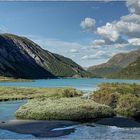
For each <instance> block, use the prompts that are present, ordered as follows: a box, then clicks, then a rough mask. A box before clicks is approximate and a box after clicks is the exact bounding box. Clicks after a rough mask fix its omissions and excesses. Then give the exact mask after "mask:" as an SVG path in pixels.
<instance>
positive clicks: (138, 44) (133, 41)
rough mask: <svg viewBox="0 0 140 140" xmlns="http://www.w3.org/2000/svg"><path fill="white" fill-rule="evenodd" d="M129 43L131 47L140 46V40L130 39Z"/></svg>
mask: <svg viewBox="0 0 140 140" xmlns="http://www.w3.org/2000/svg"><path fill="white" fill-rule="evenodd" d="M128 42H129V43H130V44H131V45H135V46H140V38H131V39H128Z"/></svg>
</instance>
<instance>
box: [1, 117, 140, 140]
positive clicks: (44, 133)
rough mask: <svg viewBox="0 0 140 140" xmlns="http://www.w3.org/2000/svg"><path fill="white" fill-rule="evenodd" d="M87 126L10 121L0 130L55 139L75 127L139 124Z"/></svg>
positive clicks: (116, 122) (114, 121) (122, 123)
mask: <svg viewBox="0 0 140 140" xmlns="http://www.w3.org/2000/svg"><path fill="white" fill-rule="evenodd" d="M92 123H93V124H94V126H93V125H89V123H88V124H86V123H81V122H73V121H65V120H62V121H61V120H10V121H5V122H4V121H3V122H0V129H3V130H8V131H11V132H14V133H18V134H25V135H33V136H35V137H38V138H39V137H40V138H41V137H43V138H55V137H61V136H65V135H69V134H71V133H74V132H75V131H76V127H77V126H78V125H81V124H85V125H86V126H87V127H96V125H103V126H115V127H118V128H124V129H126V128H130V129H132V128H140V123H139V122H136V121H135V120H133V119H129V118H124V117H113V118H103V119H100V120H98V121H96V122H91V124H92Z"/></svg>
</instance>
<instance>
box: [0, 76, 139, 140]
mask: <svg viewBox="0 0 140 140" xmlns="http://www.w3.org/2000/svg"><path fill="white" fill-rule="evenodd" d="M104 82H109V83H112V82H119V83H140V80H119V79H118V80H117V79H115V80H114V79H100V78H91V79H87V78H81V79H49V80H35V81H34V82H3V83H2V82H1V83H0V86H22V87H74V88H76V89H80V90H83V91H93V90H95V89H96V88H97V85H98V84H101V83H104ZM24 103H26V101H8V102H0V121H8V120H12V119H15V111H16V110H17V109H18V108H19V107H20V106H21V105H22V104H24ZM92 125H93V126H95V127H93V126H92ZM72 128H74V130H75V131H74V132H72V133H70V134H68V135H66V136H62V137H59V138H60V139H62V138H68V139H71V138H77V139H87V138H88V139H91V138H92V139H100V140H102V139H103V140H105V139H113V140H120V139H127V140H132V139H136V140H138V139H139V138H140V133H139V132H140V128H119V127H115V126H104V125H98V124H94V123H90V125H89V124H87V123H84V124H80V125H76V126H72ZM60 129H63V128H60ZM67 129H69V128H67ZM4 138H5V139H9V138H10V139H21V138H25V139H27V138H34V139H35V138H36V137H34V136H32V135H24V134H17V133H14V132H10V131H6V130H2V129H0V139H4Z"/></svg>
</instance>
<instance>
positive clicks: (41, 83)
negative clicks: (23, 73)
mask: <svg viewBox="0 0 140 140" xmlns="http://www.w3.org/2000/svg"><path fill="white" fill-rule="evenodd" d="M105 82H108V83H113V82H118V83H140V80H120V79H103V78H79V79H48V80H35V81H34V82H0V86H18V87H19V86H22V87H74V88H76V89H80V90H84V91H92V90H95V89H96V88H97V85H98V84H101V83H105Z"/></svg>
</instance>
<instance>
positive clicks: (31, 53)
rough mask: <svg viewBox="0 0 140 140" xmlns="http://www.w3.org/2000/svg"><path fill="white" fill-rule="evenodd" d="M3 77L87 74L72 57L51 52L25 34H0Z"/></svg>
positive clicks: (1, 73) (39, 77)
mask: <svg viewBox="0 0 140 140" xmlns="http://www.w3.org/2000/svg"><path fill="white" fill-rule="evenodd" d="M0 76H7V77H15V78H31V79H42V78H44V79H45V78H55V77H84V76H87V72H86V71H85V70H84V69H83V68H82V67H81V66H79V65H78V64H76V63H75V62H73V61H72V60H71V59H69V58H66V57H64V56H61V55H58V54H54V53H51V52H49V51H47V50H44V49H42V48H41V47H40V46H39V45H37V44H36V43H34V42H33V41H31V40H29V39H28V38H26V37H20V36H17V35H13V34H0Z"/></svg>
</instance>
